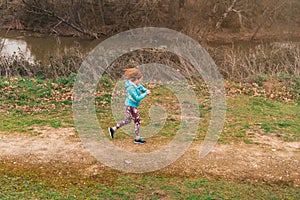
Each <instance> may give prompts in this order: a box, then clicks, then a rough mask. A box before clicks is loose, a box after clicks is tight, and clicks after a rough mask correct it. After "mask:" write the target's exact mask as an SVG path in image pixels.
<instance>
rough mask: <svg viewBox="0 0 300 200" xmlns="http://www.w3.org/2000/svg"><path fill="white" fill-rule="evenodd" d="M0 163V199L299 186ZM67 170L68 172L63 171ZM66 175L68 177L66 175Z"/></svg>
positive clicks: (283, 194)
mask: <svg viewBox="0 0 300 200" xmlns="http://www.w3.org/2000/svg"><path fill="white" fill-rule="evenodd" d="M51 174H52V176H51V177H49V176H47V175H46V173H42V174H41V175H40V176H37V175H36V174H35V173H34V172H29V171H26V172H22V173H18V172H15V171H14V172H12V171H10V170H8V169H6V168H4V167H0V175H1V176H0V183H1V192H0V198H1V199H137V198H138V199H145V198H147V199H161V198H166V199H297V197H298V195H299V187H290V186H289V185H284V184H283V185H281V184H265V183H263V182H261V183H260V182H257V183H250V182H234V181H230V180H226V179H219V180H208V179H206V178H197V177H189V178H188V177H176V176H172V177H169V176H165V175H155V174H147V175H130V174H128V175H124V174H122V173H117V172H114V173H111V172H109V174H106V175H105V176H100V175H96V176H93V177H86V176H82V175H81V176H79V175H76V173H75V174H74V173H66V174H65V175H64V173H62V174H61V175H58V174H57V173H51ZM67 174H68V175H67ZM59 176H60V177H59ZM67 176H68V177H67Z"/></svg>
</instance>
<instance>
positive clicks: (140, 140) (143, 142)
mask: <svg viewBox="0 0 300 200" xmlns="http://www.w3.org/2000/svg"><path fill="white" fill-rule="evenodd" d="M145 143H146V141H145V140H143V139H142V138H140V139H138V140H134V144H145Z"/></svg>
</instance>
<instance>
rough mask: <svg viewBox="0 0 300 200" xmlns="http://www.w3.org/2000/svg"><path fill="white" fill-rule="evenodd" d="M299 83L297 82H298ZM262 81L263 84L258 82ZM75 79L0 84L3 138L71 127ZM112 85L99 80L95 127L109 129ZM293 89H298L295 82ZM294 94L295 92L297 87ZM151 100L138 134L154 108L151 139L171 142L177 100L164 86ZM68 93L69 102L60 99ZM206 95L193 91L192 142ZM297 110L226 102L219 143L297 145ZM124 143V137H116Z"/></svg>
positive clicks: (244, 100)
mask: <svg viewBox="0 0 300 200" xmlns="http://www.w3.org/2000/svg"><path fill="white" fill-rule="evenodd" d="M297 80H298V79H297ZM262 81H263V80H262ZM73 83H74V76H72V77H70V78H65V77H61V78H58V79H43V78H41V77H36V78H24V77H15V78H12V79H5V78H3V79H0V94H1V98H0V103H1V105H0V109H1V110H2V113H1V116H0V120H1V122H2V123H1V124H0V130H1V131H5V132H32V130H33V129H32V128H33V127H34V126H45V125H48V126H52V127H54V128H58V127H68V126H73V119H72V100H71V99H70V93H71V92H72V86H73ZM114 84H115V83H114V82H113V81H111V80H110V79H109V78H108V77H107V76H103V77H102V79H101V81H100V84H99V87H98V90H99V91H101V96H97V97H95V102H96V103H97V105H96V111H97V116H98V118H99V121H100V124H101V125H103V128H104V129H106V127H104V126H108V125H111V126H112V125H114V124H115V123H116V121H115V120H114V119H113V116H112V113H111V110H110V104H111V98H112V95H111V92H112V90H113V87H114ZM294 84H296V86H297V84H298V82H297V81H296V82H295V83H294ZM296 86H295V87H294V88H296V89H297V88H298V87H296ZM151 91H152V95H151V96H149V97H147V98H146V99H145V100H143V102H142V104H141V106H140V108H139V112H140V115H141V119H142V129H143V127H145V126H146V125H148V124H149V123H150V117H149V109H150V106H151V105H152V104H154V103H157V104H159V105H161V106H162V107H164V109H165V111H166V112H167V119H166V122H165V124H164V126H163V128H162V129H161V131H160V133H158V134H156V135H155V136H154V137H161V136H163V138H167V139H171V138H172V137H173V136H174V135H175V134H176V132H177V131H178V129H179V128H180V115H181V112H180V105H179V103H178V100H177V99H176V96H175V95H173V94H172V91H170V90H169V89H168V88H166V87H164V86H156V87H155V88H153V89H151ZM66 93H69V97H65V96H64V94H66ZM205 94H207V91H205V89H204V90H203V91H198V98H199V110H200V117H201V119H202V120H201V122H200V126H199V128H198V134H197V137H196V140H203V138H204V137H205V134H206V131H207V128H208V124H209V120H210V111H211V107H210V104H209V97H208V96H207V95H205ZM299 113H300V106H299V104H297V103H288V102H282V101H274V100H266V99H264V98H263V97H251V96H249V95H237V96H234V97H229V98H227V115H226V123H225V126H224V130H223V132H222V134H221V136H220V140H219V142H224V143H229V142H231V141H236V140H241V141H244V142H245V143H251V137H253V134H264V135H276V136H278V138H279V139H282V140H285V141H297V140H299V139H300V126H299V124H300V114H299ZM119 136H120V138H124V137H125V135H124V134H123V133H120V134H119Z"/></svg>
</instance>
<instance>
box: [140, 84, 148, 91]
mask: <svg viewBox="0 0 300 200" xmlns="http://www.w3.org/2000/svg"><path fill="white" fill-rule="evenodd" d="M138 89H139V90H140V91H142V92H146V91H147V88H145V87H144V86H142V85H141V84H139V85H138Z"/></svg>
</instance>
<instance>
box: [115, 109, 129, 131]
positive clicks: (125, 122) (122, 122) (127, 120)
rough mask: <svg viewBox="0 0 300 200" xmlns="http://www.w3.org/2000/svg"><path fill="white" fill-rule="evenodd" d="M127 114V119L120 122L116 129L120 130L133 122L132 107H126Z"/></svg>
mask: <svg viewBox="0 0 300 200" xmlns="http://www.w3.org/2000/svg"><path fill="white" fill-rule="evenodd" d="M125 113H126V117H125V119H124V120H122V121H120V122H119V123H117V125H116V129H119V128H120V127H122V126H124V125H126V124H129V123H130V122H131V107H130V106H125Z"/></svg>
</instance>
